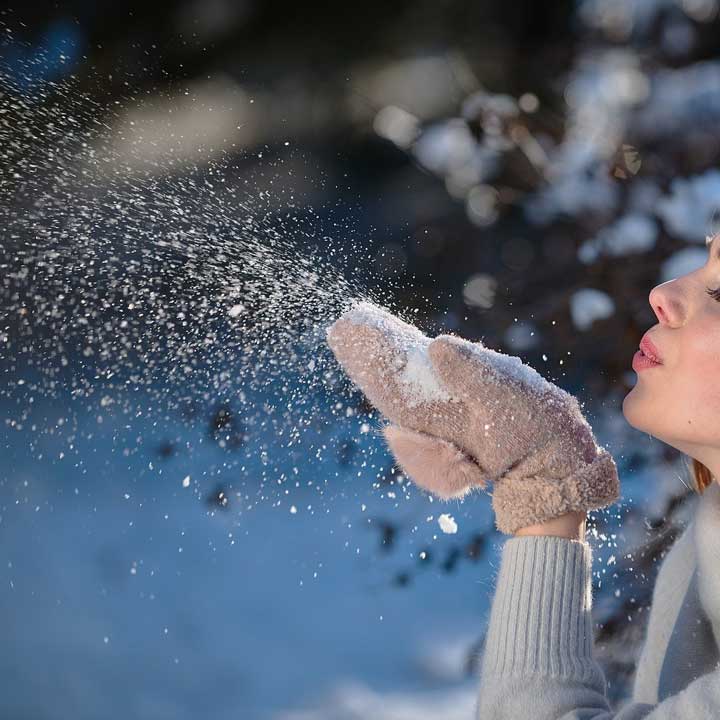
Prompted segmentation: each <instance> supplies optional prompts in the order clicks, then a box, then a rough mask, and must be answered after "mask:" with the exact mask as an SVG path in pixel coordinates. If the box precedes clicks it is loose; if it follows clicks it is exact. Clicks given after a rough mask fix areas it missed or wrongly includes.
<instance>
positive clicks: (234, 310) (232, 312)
mask: <svg viewBox="0 0 720 720" xmlns="http://www.w3.org/2000/svg"><path fill="white" fill-rule="evenodd" d="M244 309H245V307H244V306H243V305H233V306H232V307H231V308H230V309H229V310H228V315H229V316H230V317H237V316H238V315H240V313H241V312H242V311H243V310H244Z"/></svg>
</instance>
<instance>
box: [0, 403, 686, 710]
mask: <svg viewBox="0 0 720 720" xmlns="http://www.w3.org/2000/svg"><path fill="white" fill-rule="evenodd" d="M146 402H147V405H146V413H145V414H144V415H143V416H140V417H134V418H131V417H129V416H127V415H123V414H122V413H120V412H117V411H116V412H114V413H113V412H112V408H113V405H109V406H107V407H105V408H102V410H99V411H98V412H95V411H92V412H91V411H90V409H87V410H81V409H80V403H78V402H75V401H73V400H71V399H70V398H69V397H64V396H62V395H58V396H57V397H56V398H54V399H52V400H51V399H49V398H42V397H35V400H34V402H33V403H32V405H31V406H30V407H32V411H31V413H30V416H29V417H28V418H27V419H26V420H25V421H24V422H23V424H22V429H21V430H18V429H16V427H13V426H11V425H7V424H6V426H5V428H4V432H3V435H4V437H3V447H4V460H5V462H4V463H3V471H2V482H1V484H0V492H1V493H2V495H1V501H2V502H1V510H0V516H1V517H0V536H1V537H2V542H1V543H0V558H1V563H2V565H1V566H2V568H3V575H4V578H3V582H2V591H0V603H2V613H1V614H0V618H2V620H0V622H1V623H2V626H1V628H0V633H1V634H2V637H3V645H4V648H5V652H4V653H3V655H2V666H1V677H2V678H3V689H2V693H1V695H0V715H2V717H33V718H38V719H42V718H48V719H50V718H66V717H74V718H77V719H78V720H81V719H82V718H93V719H96V718H127V717H132V718H136V719H138V720H142V719H143V718H153V720H158V719H161V718H173V719H174V720H182V719H183V718H188V719H190V718H193V720H194V719H195V718H197V717H203V718H209V719H210V718H218V719H220V718H236V717H243V718H250V719H253V720H254V719H257V720H262V719H265V718H268V719H270V718H272V719H276V720H281V719H282V720H309V718H317V719H318V720H320V719H322V720H325V719H328V720H329V719H331V718H332V719H333V720H334V719H336V718H366V717H373V718H388V719H389V718H393V720H399V719H401V718H411V717H412V718H413V719H415V718H423V717H428V718H429V717H438V716H441V717H447V718H461V717H463V718H467V717H471V716H472V709H473V704H474V690H475V680H474V677H473V676H472V675H469V674H468V673H467V672H466V670H465V666H466V663H467V659H468V657H469V655H470V653H471V652H472V651H473V648H474V647H475V645H476V643H477V642H478V641H479V640H480V638H481V637H482V634H483V632H484V628H485V623H486V620H487V614H488V611H489V608H490V602H491V599H492V592H493V588H494V578H495V575H496V572H497V567H498V557H499V551H500V549H501V546H502V542H503V539H504V537H503V536H501V535H499V534H497V533H496V532H495V531H494V529H493V527H492V514H491V508H490V503H489V497H487V496H486V495H483V494H480V493H478V494H474V495H471V496H469V498H466V500H465V501H464V502H462V503H460V502H458V501H452V502H450V503H447V504H445V503H440V502H438V501H435V502H432V501H431V500H430V498H429V496H427V495H425V494H424V493H421V492H419V491H417V490H416V489H415V488H414V487H413V486H412V485H406V486H403V485H387V484H385V485H382V486H375V487H373V483H374V482H375V481H376V476H377V473H378V469H380V468H387V467H389V465H390V464H391V463H390V462H389V460H390V459H389V456H388V455H387V454H386V451H385V450H384V448H383V445H382V439H381V437H380V436H379V434H378V433H377V432H375V430H376V425H372V426H371V427H370V431H369V432H368V423H367V422H366V420H367V417H366V416H362V415H357V414H355V415H351V416H349V417H348V416H346V415H345V413H344V412H343V411H342V408H341V409H340V411H338V410H337V408H335V412H334V413H332V412H331V403H332V400H331V399H325V400H318V412H319V413H320V415H321V416H322V415H323V413H324V417H325V419H326V420H330V422H329V423H328V425H327V427H328V430H326V431H323V432H322V433H321V434H320V437H322V438H323V440H322V442H321V443H320V442H318V440H317V439H315V440H313V441H312V443H313V444H314V447H313V448H310V447H309V444H310V440H306V441H303V440H301V441H300V445H299V446H298V447H297V448H295V451H297V450H299V451H300V452H299V454H298V453H297V452H295V451H294V452H289V451H288V449H287V448H283V447H282V446H281V445H280V444H278V443H275V444H274V445H273V441H272V438H271V437H269V435H268V434H267V433H266V434H265V435H262V434H261V435H257V436H251V437H250V439H249V440H248V443H247V444H246V446H245V447H244V448H242V449H239V450H234V451H230V450H228V449H223V448H220V447H218V445H217V443H216V442H214V441H213V440H211V439H210V438H209V436H208V433H207V425H208V422H207V417H206V416H202V417H199V418H198V419H196V420H195V421H193V422H188V421H187V420H186V419H184V418H182V417H181V416H180V415H179V414H177V415H176V416H173V415H172V414H170V415H168V419H164V418H163V417H162V414H161V413H160V412H154V413H153V412H152V411H149V410H147V408H149V407H150V406H151V405H152V403H151V402H150V400H149V399H148V400H147V401H146ZM323 403H325V406H324V407H323ZM142 404H143V400H142V398H139V399H138V407H141V406H142ZM72 408H75V409H74V410H73V409H72ZM73 413H74V414H75V416H76V418H77V420H78V427H77V428H76V430H75V432H74V433H73V432H71V430H70V429H69V425H70V423H69V422H67V421H66V422H67V424H66V425H65V426H63V427H64V428H65V430H64V431H63V430H62V428H60V429H58V430H57V431H56V433H55V434H54V435H49V434H47V433H41V432H39V428H40V427H42V426H47V425H54V424H55V421H56V419H57V418H59V417H65V418H69V417H70V415H71V414H73ZM18 414H19V413H18V409H17V407H14V406H6V407H5V408H4V415H5V417H6V418H8V421H11V419H12V418H16V417H17V416H18ZM97 415H102V418H103V420H102V422H101V423H99V422H98V420H97ZM608 417H614V418H615V425H614V426H613V425H612V424H611V423H610V422H608V421H607V419H606V418H602V419H601V418H600V417H598V418H597V422H596V425H595V427H596V428H597V432H598V435H599V436H600V440H601V441H604V440H605V439H607V440H608V441H609V442H610V447H611V450H613V451H614V453H615V454H616V455H615V456H616V458H617V459H618V464H619V466H620V467H622V459H621V458H620V454H621V453H620V451H621V450H622V446H623V443H624V438H625V437H626V435H625V432H626V430H625V428H623V427H622V419H620V422H618V418H617V416H616V415H613V414H610V413H609V414H608ZM371 422H375V421H371ZM33 423H36V428H35V430H33V429H32V425H33ZM601 427H602V428H607V429H608V434H607V435H605V437H603V432H604V431H603V432H601V431H600V429H599V428H601ZM613 427H614V432H615V433H616V434H613V432H612V431H611V430H612V429H613ZM631 432H633V431H631ZM350 435H352V439H353V440H354V441H355V442H356V443H357V446H358V450H357V451H356V452H355V453H354V454H351V455H350V461H349V462H343V461H342V454H339V453H338V452H337V448H338V447H339V446H340V444H341V442H344V441H346V440H347V439H348V437H350ZM633 437H634V438H635V440H636V441H639V440H640V434H637V436H636V435H633ZM168 441H169V442H172V443H174V444H175V446H176V448H177V452H175V453H174V454H171V455H170V456H169V457H165V458H163V457H162V456H161V454H160V453H159V452H158V448H159V447H160V446H161V445H162V444H163V443H166V442H168ZM303 443H305V447H303ZM322 444H324V445H325V446H326V447H325V448H324V449H323V448H322ZM640 445H641V448H640V450H641V452H645V450H644V449H643V447H645V446H643V444H642V443H640ZM646 447H647V448H648V449H649V452H648V453H646V454H647V455H648V457H652V452H653V451H654V450H656V449H657V445H655V444H653V443H652V442H648V443H646ZM318 448H319V450H318ZM634 449H637V447H635V448H634ZM263 450H264V451H265V452H264V453H263ZM61 453H64V456H63V457H62V459H61V458H60V454H61ZM298 458H299V461H298ZM263 463H265V465H264V468H265V471H266V473H267V477H268V481H266V483H265V486H264V487H265V489H264V490H260V489H259V482H258V480H257V478H258V477H259V476H260V474H261V472H262V470H263ZM373 466H375V467H373ZM655 466H656V467H657V465H655ZM243 467H244V468H245V472H243V470H242V468H243ZM270 467H272V471H268V468H270ZM652 467H653V464H652V463H651V464H650V465H649V468H650V469H649V470H648V471H646V473H645V474H639V475H637V476H634V475H632V474H629V475H628V474H625V475H624V477H623V481H624V487H623V496H624V497H625V498H630V497H634V498H635V500H634V501H633V502H635V504H636V505H643V504H648V506H649V504H650V503H651V501H652V497H653V496H656V497H660V496H661V495H663V494H667V493H668V492H673V491H676V489H677V486H678V485H679V481H678V480H677V478H676V477H673V473H672V472H669V473H665V474H660V473H657V472H655V474H654V475H653V471H652ZM293 468H296V470H297V473H296V472H295V471H294V470H293ZM283 472H285V473H286V480H285V481H284V483H283V484H278V483H277V478H279V477H281V475H282V473H283ZM188 476H189V480H188V479H187V478H188ZM287 478H289V480H288V479H287ZM663 478H665V479H667V482H665V480H663ZM649 482H652V483H653V486H652V488H650V487H649V485H648V483H649ZM217 483H224V485H223V486H224V487H225V488H228V487H230V486H232V490H231V491H229V490H227V489H226V490H225V492H226V497H227V498H229V501H228V504H227V506H225V507H223V506H222V505H221V504H220V503H216V504H214V505H209V504H208V503H207V500H206V498H207V496H208V495H211V494H212V493H214V492H215V490H216V487H217ZM296 483H297V486H296ZM310 483H311V484H310ZM285 488H287V491H288V492H287V494H285ZM236 493H239V495H240V496H239V497H238V495H237V494H236ZM263 498H264V499H263ZM617 511H618V507H616V508H615V513H617ZM443 513H447V514H449V515H451V516H452V518H453V520H454V521H455V522H456V523H457V533H448V532H444V531H443V529H442V527H441V525H442V524H443V523H442V521H440V516H441V515H442V514H443ZM383 522H388V523H392V524H393V525H394V526H395V528H396V531H395V534H394V537H392V538H391V540H392V543H391V545H390V547H389V549H388V550H383V549H382V546H381V538H382V536H383V535H382V530H383V526H382V523H383ZM444 524H445V525H446V528H445V529H446V530H447V523H444ZM486 532H487V533H488V535H487V537H488V542H487V543H486V544H485V545H484V546H483V547H482V550H481V552H480V554H479V558H478V559H477V561H476V562H473V561H472V560H471V559H470V558H469V557H467V556H466V555H465V554H464V552H462V551H463V550H464V548H466V547H467V546H468V544H469V543H470V542H471V541H472V539H473V537H474V536H475V535H476V534H479V533H486ZM386 538H387V536H386ZM622 541H623V538H622V537H621V539H620V541H619V542H621V543H622ZM593 542H594V543H595V545H596V547H597V548H598V549H597V551H596V553H597V554H596V557H597V563H598V568H600V567H602V566H605V565H606V564H607V560H606V557H605V556H606V555H614V554H620V553H621V552H622V550H623V547H622V545H621V547H620V550H618V548H616V547H611V546H610V545H609V544H605V543H600V542H599V541H598V540H597V539H595V540H593ZM603 546H605V549H603ZM453 549H456V550H457V549H459V550H460V551H461V556H460V557H459V559H458V558H456V564H454V569H453V570H452V571H451V572H446V571H444V570H443V569H442V568H441V566H442V563H443V562H444V561H446V560H447V559H448V558H449V556H450V554H452V552H453ZM423 551H424V552H425V553H426V555H425V556H424V557H425V562H424V563H423V562H422V560H421V557H420V555H421V553H422V552H423ZM451 565H452V563H451ZM611 570H612V568H610V569H609V572H610V571H611ZM600 572H602V577H603V582H602V584H603V585H604V586H605V589H606V591H607V593H610V592H611V591H612V590H613V586H612V580H611V577H610V575H609V572H608V575H605V569H604V567H603V569H602V570H601V571H600V570H599V571H598V575H600ZM398 573H407V575H406V577H405V580H404V581H403V582H402V583H398V582H397V581H396V579H397V577H398Z"/></svg>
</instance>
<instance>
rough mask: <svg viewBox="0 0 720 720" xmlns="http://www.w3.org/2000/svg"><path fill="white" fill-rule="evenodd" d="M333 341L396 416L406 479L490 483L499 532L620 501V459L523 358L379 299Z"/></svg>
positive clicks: (350, 316)
mask: <svg viewBox="0 0 720 720" xmlns="http://www.w3.org/2000/svg"><path fill="white" fill-rule="evenodd" d="M327 337H328V343H329V345H330V347H331V349H332V350H333V352H334V353H335V356H336V357H337V359H338V361H339V362H340V364H341V365H342V366H343V368H344V369H345V370H346V372H347V373H348V375H349V376H350V378H351V379H352V380H353V381H354V382H355V384H356V385H357V386H358V387H359V388H360V389H361V390H362V391H363V392H364V393H365V395H366V396H367V398H368V400H369V401H370V402H371V403H372V404H373V405H374V406H375V407H376V408H377V409H378V410H379V411H380V412H381V413H382V414H383V415H385V417H387V418H388V419H389V420H390V421H391V422H392V424H390V425H388V426H386V427H385V429H384V434H385V438H386V440H387V443H388V446H389V447H390V450H391V451H392V453H393V455H394V456H395V458H396V460H397V461H398V463H399V464H400V466H401V467H402V468H403V470H404V471H405V472H406V473H407V474H408V476H409V477H410V478H411V479H412V480H413V481H414V482H415V483H416V484H417V485H419V486H421V487H423V488H425V489H427V490H429V491H430V492H433V493H434V494H436V495H438V496H439V497H441V498H444V499H449V498H454V497H462V496H463V495H465V494H466V493H467V492H468V491H469V490H470V488H472V487H479V488H485V487H487V485H488V483H492V488H493V491H492V502H493V509H494V511H495V519H496V525H497V528H498V530H500V532H503V533H506V534H512V533H514V532H516V531H517V530H518V529H519V528H521V527H527V526H529V525H534V524H536V523H540V522H544V521H546V520H550V519H551V518H554V517H558V516H559V515H562V514H564V513H567V512H570V511H574V510H577V511H583V510H585V511H587V510H592V509H597V508H601V507H606V506H607V505H610V504H612V503H613V502H614V501H615V500H616V499H617V498H618V497H619V479H618V475H617V468H616V466H615V461H614V460H613V458H612V456H611V455H610V453H609V452H608V451H607V450H605V449H604V448H602V447H599V446H598V445H597V443H596V441H595V438H594V435H593V432H592V429H591V428H590V425H589V424H588V422H587V420H586V419H585V417H584V416H583V414H582V412H581V410H580V406H579V404H578V402H577V399H576V398H575V397H574V396H572V395H570V394H569V393H567V392H566V391H565V390H563V389H562V388H560V387H558V386H557V385H554V384H553V383H550V382H548V381H547V380H545V379H544V378H543V377H542V376H541V375H539V374H538V373H537V372H536V371H535V370H534V369H533V368H531V367H529V366H527V365H524V364H523V363H522V362H521V360H520V358H517V357H512V356H509V355H504V354H503V353H498V352H495V351H494V350H490V349H489V348H487V347H485V346H484V345H483V344H482V343H479V342H476V343H472V342H469V341H467V340H463V339H462V338H459V337H455V336H451V335H441V336H439V337H437V338H435V339H434V340H431V339H430V338H428V337H427V336H425V335H423V334H422V333H421V332H420V331H419V330H418V329H417V328H414V327H413V326H412V325H408V324H407V323H404V322H402V321H401V320H399V319H398V318H396V317H394V316H393V315H391V314H390V313H388V312H386V311H385V310H382V309H380V308H378V307H376V306H374V305H371V304H370V303H360V304H359V305H357V306H355V307H353V308H352V309H351V310H349V311H348V312H346V313H345V314H344V315H343V316H342V317H341V318H339V319H338V320H337V321H336V322H335V323H333V325H332V326H331V327H330V328H329V329H328V333H327Z"/></svg>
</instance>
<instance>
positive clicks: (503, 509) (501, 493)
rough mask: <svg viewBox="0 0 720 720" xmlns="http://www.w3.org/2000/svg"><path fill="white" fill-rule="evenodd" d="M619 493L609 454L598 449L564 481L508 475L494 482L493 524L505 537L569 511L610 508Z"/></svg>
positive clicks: (615, 471)
mask: <svg viewBox="0 0 720 720" xmlns="http://www.w3.org/2000/svg"><path fill="white" fill-rule="evenodd" d="M619 494H620V481H619V478H618V474H617V467H616V465H615V460H614V459H613V457H612V455H611V454H610V453H609V452H608V451H607V450H605V448H602V447H598V449H597V456H596V458H595V460H593V462H591V463H587V464H585V465H582V466H581V467H580V468H579V469H577V470H575V471H574V472H572V473H571V474H569V475H568V476H567V477H565V478H561V479H557V478H551V477H546V476H544V475H530V476H524V477H519V476H518V475H516V474H511V475H508V476H506V477H504V478H501V479H499V480H497V481H495V482H494V483H493V493H492V496H493V498H492V505H493V509H494V511H495V525H496V527H497V529H498V530H499V531H500V532H501V533H504V534H506V535H512V534H514V533H515V532H517V531H518V530H519V529H520V528H523V527H528V526H529V525H537V524H539V523H543V522H546V521H547V520H551V519H552V518H556V517H559V516H560V515H564V514H565V513H568V512H573V511H583V510H585V511H587V510H597V509H599V508H603V507H606V506H608V505H611V504H612V503H614V502H615V500H617V498H618V497H619Z"/></svg>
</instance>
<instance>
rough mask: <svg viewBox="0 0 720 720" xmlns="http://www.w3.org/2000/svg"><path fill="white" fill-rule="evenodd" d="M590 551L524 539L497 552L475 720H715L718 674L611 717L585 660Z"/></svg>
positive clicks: (599, 679) (599, 675)
mask: <svg viewBox="0 0 720 720" xmlns="http://www.w3.org/2000/svg"><path fill="white" fill-rule="evenodd" d="M591 611H592V548H591V547H590V545H589V544H588V543H587V542H585V541H579V540H569V539H566V538H561V537H555V536H547V535H537V536H535V535H530V536H520V537H513V538H510V539H509V540H507V541H506V542H505V545H504V547H503V549H502V558H501V563H500V570H499V573H498V577H497V586H496V590H495V596H494V598H493V603H492V608H491V611H490V622H489V626H488V632H487V636H486V642H485V649H484V654H483V658H482V663H481V668H480V682H479V690H478V696H477V702H476V718H477V720H525V718H532V720H640V719H641V718H643V719H644V720H671V719H672V720H677V719H678V718H683V720H701V719H705V718H708V717H720V669H717V670H715V671H713V672H711V673H708V674H706V675H703V676H701V677H699V678H697V679H696V680H695V681H694V682H692V683H691V684H690V685H688V686H687V687H686V688H685V689H684V690H683V691H682V692H680V693H678V694H677V695H674V696H672V697H669V698H667V699H665V700H664V701H663V702H661V703H658V704H649V703H637V702H631V703H629V704H626V705H624V706H623V707H621V708H620V709H618V710H617V711H613V710H611V708H610V706H609V703H608V700H607V694H606V681H605V676H604V674H603V671H602V669H601V667H600V666H599V665H598V663H597V662H596V660H595V659H594V657H593V649H594V648H593V632H592V614H591Z"/></svg>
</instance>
